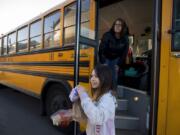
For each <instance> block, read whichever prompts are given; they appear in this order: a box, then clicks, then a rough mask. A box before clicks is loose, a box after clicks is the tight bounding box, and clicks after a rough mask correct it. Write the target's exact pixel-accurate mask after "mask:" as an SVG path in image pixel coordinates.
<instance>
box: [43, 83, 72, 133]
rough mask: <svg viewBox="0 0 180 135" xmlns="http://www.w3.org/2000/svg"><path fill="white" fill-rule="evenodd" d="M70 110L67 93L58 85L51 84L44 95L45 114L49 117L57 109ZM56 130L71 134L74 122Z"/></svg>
mask: <svg viewBox="0 0 180 135" xmlns="http://www.w3.org/2000/svg"><path fill="white" fill-rule="evenodd" d="M69 108H71V102H70V100H69V98H68V93H67V92H66V91H65V89H63V87H62V86H61V85H59V84H53V85H51V86H50V87H49V89H48V92H47V95H46V113H47V116H48V117H50V115H51V114H53V113H54V112H56V111H57V110H59V109H69ZM58 129H59V130H60V131H61V132H63V133H65V134H66V135H70V134H73V131H74V122H71V123H70V124H69V126H68V127H66V128H65V127H60V126H59V127H58Z"/></svg>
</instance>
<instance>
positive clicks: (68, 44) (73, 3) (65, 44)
mask: <svg viewBox="0 0 180 135" xmlns="http://www.w3.org/2000/svg"><path fill="white" fill-rule="evenodd" d="M72 5H75V7H76V1H75V2H72V3H70V4H68V5H66V6H64V13H63V45H62V46H63V47H68V46H74V45H75V41H74V42H72V43H65V29H67V28H73V27H74V28H75V35H74V38H76V12H77V9H76V10H75V11H76V12H75V23H74V24H72V25H69V26H66V27H65V8H67V7H69V6H72ZM76 8H77V7H76ZM75 40H76V39H75Z"/></svg>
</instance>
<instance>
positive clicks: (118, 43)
mask: <svg viewBox="0 0 180 135" xmlns="http://www.w3.org/2000/svg"><path fill="white" fill-rule="evenodd" d="M128 49H129V40H128V35H125V36H122V37H121V38H120V39H117V38H116V37H115V36H114V35H113V33H112V32H111V31H109V32H106V33H105V34H104V35H103V37H102V39H101V43H100V46H99V60H100V62H101V63H102V64H103V63H105V60H106V59H108V60H114V59H116V58H119V61H118V65H119V66H120V65H122V64H124V63H125V59H126V56H127V53H128Z"/></svg>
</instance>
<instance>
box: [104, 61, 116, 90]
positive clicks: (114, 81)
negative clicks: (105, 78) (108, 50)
mask: <svg viewBox="0 0 180 135" xmlns="http://www.w3.org/2000/svg"><path fill="white" fill-rule="evenodd" d="M118 61H119V58H117V59H114V60H109V59H106V62H105V64H107V65H108V66H109V67H110V69H111V71H112V79H113V86H114V89H116V88H117V83H118V69H117V66H118Z"/></svg>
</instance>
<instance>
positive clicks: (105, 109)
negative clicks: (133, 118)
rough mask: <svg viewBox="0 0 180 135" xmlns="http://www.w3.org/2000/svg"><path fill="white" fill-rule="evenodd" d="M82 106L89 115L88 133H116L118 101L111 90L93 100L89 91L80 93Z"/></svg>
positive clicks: (103, 134)
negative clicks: (97, 99) (96, 100)
mask: <svg viewBox="0 0 180 135" xmlns="http://www.w3.org/2000/svg"><path fill="white" fill-rule="evenodd" d="M80 99H81V106H82V108H83V110H84V112H85V114H86V116H87V117H88V120H87V128H86V133H87V135H115V123H114V121H115V108H116V106H117V102H116V99H115V97H114V96H113V95H112V94H111V92H108V93H105V94H104V95H103V96H102V97H101V98H100V99H99V101H98V102H93V101H92V100H91V98H90V97H89V96H88V94H87V93H83V94H81V95H80Z"/></svg>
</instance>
